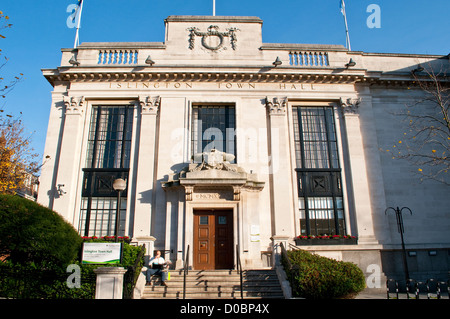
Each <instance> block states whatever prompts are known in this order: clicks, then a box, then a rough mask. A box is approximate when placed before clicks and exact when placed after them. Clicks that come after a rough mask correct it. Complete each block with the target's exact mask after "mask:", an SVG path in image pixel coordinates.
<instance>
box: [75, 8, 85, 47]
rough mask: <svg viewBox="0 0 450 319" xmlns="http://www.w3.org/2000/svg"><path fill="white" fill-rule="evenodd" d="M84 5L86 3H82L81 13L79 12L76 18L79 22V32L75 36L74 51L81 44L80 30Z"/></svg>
mask: <svg viewBox="0 0 450 319" xmlns="http://www.w3.org/2000/svg"><path fill="white" fill-rule="evenodd" d="M83 3H84V1H81V5H80V12H79V13H78V12H77V15H76V16H75V19H78V21H77V32H76V35H75V42H74V44H73V48H74V49H76V47H77V46H78V45H80V43H79V30H80V22H81V13H82V11H83Z"/></svg>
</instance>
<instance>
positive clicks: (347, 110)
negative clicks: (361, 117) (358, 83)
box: [340, 97, 361, 114]
mask: <svg viewBox="0 0 450 319" xmlns="http://www.w3.org/2000/svg"><path fill="white" fill-rule="evenodd" d="M360 103H361V98H347V99H345V98H342V97H341V100H340V105H341V110H342V112H343V113H344V114H358V108H359V104H360Z"/></svg>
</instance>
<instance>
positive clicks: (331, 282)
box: [284, 250, 365, 299]
mask: <svg viewBox="0 0 450 319" xmlns="http://www.w3.org/2000/svg"><path fill="white" fill-rule="evenodd" d="M287 256H288V258H289V260H290V262H291V264H292V265H293V268H298V272H297V271H295V270H290V269H289V267H287V264H286V261H284V268H285V270H286V272H287V274H288V277H289V278H291V287H293V291H294V292H296V293H295V296H294V297H302V298H307V299H338V298H351V297H352V296H354V295H355V294H357V293H358V292H360V291H362V290H363V289H364V288H365V278H364V274H363V272H362V271H361V269H359V268H358V267H357V266H356V265H355V264H353V263H350V262H343V261H336V260H334V259H330V258H326V257H322V256H319V255H315V254H312V253H310V252H307V251H305V250H291V251H288V252H287Z"/></svg>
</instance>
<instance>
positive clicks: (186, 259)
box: [183, 245, 189, 299]
mask: <svg viewBox="0 0 450 319" xmlns="http://www.w3.org/2000/svg"><path fill="white" fill-rule="evenodd" d="M183 273H184V274H183V299H186V275H188V274H189V245H188V246H187V249H186V255H185V256H184V265H183Z"/></svg>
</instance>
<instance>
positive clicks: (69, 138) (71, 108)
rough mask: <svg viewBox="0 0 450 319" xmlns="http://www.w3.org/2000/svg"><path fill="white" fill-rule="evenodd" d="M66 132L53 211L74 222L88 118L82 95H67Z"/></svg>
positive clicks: (65, 100)
mask: <svg viewBox="0 0 450 319" xmlns="http://www.w3.org/2000/svg"><path fill="white" fill-rule="evenodd" d="M64 106H65V107H64V130H63V136H62V142H61V150H60V158H59V163H58V173H57V178H56V181H55V184H54V185H53V188H54V190H56V189H57V188H58V185H59V189H60V192H57V191H54V196H55V198H54V202H53V207H52V208H53V210H54V211H56V212H58V213H60V214H61V215H62V216H64V217H65V218H66V219H67V220H69V221H72V220H73V214H74V210H75V203H76V195H77V182H78V174H79V172H80V170H81V167H80V164H81V163H80V158H81V156H82V152H83V151H82V150H81V143H82V135H83V123H84V117H85V113H86V112H85V100H84V97H82V96H77V97H74V96H71V97H69V96H64Z"/></svg>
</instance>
